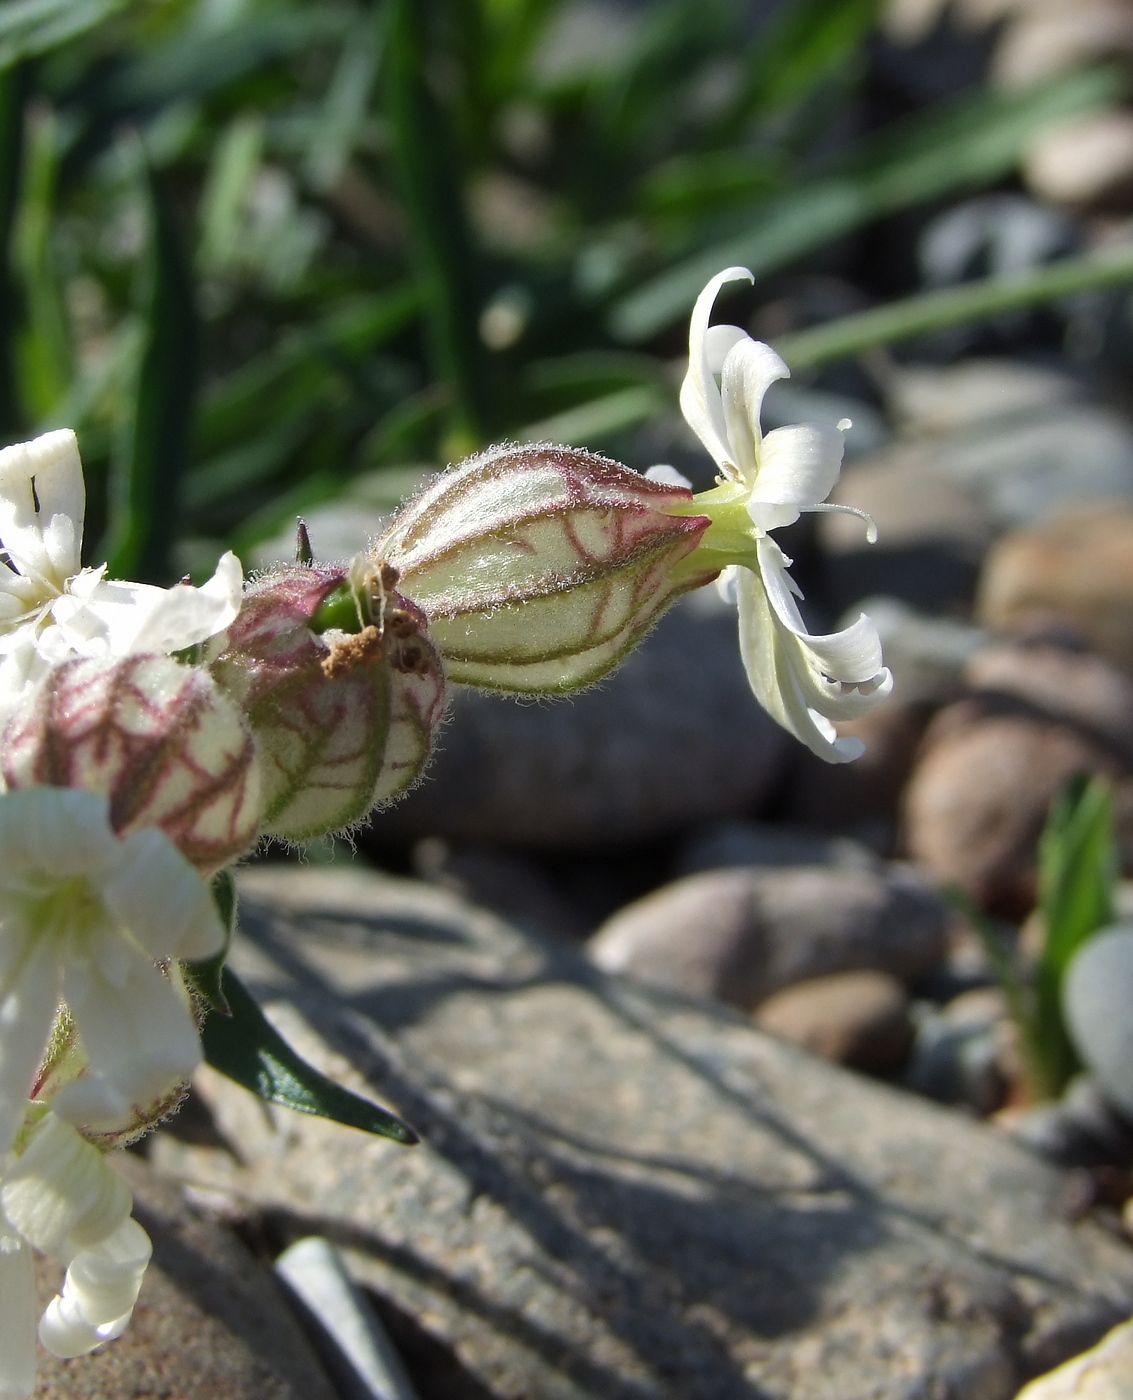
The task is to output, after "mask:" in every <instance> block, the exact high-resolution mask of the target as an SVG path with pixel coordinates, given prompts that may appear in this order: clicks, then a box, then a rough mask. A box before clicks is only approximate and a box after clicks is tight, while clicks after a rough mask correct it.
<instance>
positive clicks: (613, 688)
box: [366, 589, 790, 848]
mask: <svg viewBox="0 0 1133 1400" xmlns="http://www.w3.org/2000/svg"><path fill="white" fill-rule="evenodd" d="M789 744H790V740H789V739H788V738H787V735H786V734H785V733H784V731H783V730H781V729H780V728H779V727H778V726H777V725H776V724H775V723H774V721H772V720H771V719H769V718H768V716H767V715H766V714H765V713H764V711H763V710H761V709H760V708H759V706H758V705H757V704H756V702H755V700H754V699H753V698H752V695H751V690H750V688H749V686H748V683H747V678H746V676H745V675H744V670H743V666H742V665H741V663H740V656H739V646H738V643H737V640H736V614H735V609H734V608H728V607H726V606H725V605H724V604H723V603H722V602H720V600H719V598H718V597H717V595H716V591H715V589H702V590H701V591H700V592H699V593H696V594H693V595H692V596H691V597H688V598H686V599H684V600H682V602H681V603H679V604H678V605H677V606H676V607H675V608H673V610H672V611H671V612H670V613H668V615H667V616H665V617H664V618H662V619H661V622H660V623H659V624H658V626H657V627H656V629H655V630H654V631H653V633H652V634H651V635H650V636H649V637H648V638H647V639H646V641H645V642H644V643H643V644H642V645H641V646H640V647H638V649H637V650H636V651H635V652H633V653H632V654H631V655H630V656H629V657H628V658H627V659H626V661H625V662H624V663H623V665H622V666H621V667H620V668H619V669H618V670H617V671H615V672H614V674H613V675H612V676H609V677H608V678H607V679H606V680H604V681H602V682H601V683H600V684H598V685H596V686H592V687H591V688H590V689H589V690H586V691H583V692H582V693H581V694H580V695H576V696H572V697H568V698H565V699H558V700H543V701H533V700H531V699H530V698H529V697H526V698H524V697H521V698H518V699H517V698H513V697H512V696H508V695H489V694H484V693H481V692H478V691H474V690H468V689H465V688H463V687H458V688H457V693H456V695H455V696H454V699H453V703H452V712H451V718H450V719H449V722H448V724H447V726H446V727H445V729H444V730H443V731H442V733H441V736H440V741H439V745H438V753H437V756H436V757H435V758H434V760H433V763H432V766H431V767H430V768H429V770H428V772H427V774H426V777H425V781H424V782H423V783H422V784H421V786H420V787H419V788H417V789H416V790H415V791H414V792H412V793H410V795H409V796H408V797H407V798H406V799H405V800H404V801H402V802H399V803H398V804H397V805H396V806H394V807H392V808H390V810H389V811H388V812H384V813H381V814H379V815H378V816H377V817H376V818H375V819H374V822H373V825H372V828H371V830H372V833H373V836H372V838H366V839H376V840H379V841H380V840H381V839H382V838H383V837H389V836H405V835H413V836H425V835H429V836H449V837H454V838H457V839H461V840H472V841H483V842H487V843H490V844H491V843H500V844H507V845H514V846H526V847H542V848H571V847H574V848H578V847H585V846H603V845H607V844H610V843H617V842H632V841H642V840H645V839H647V838H650V837H654V836H658V835H661V834H664V833H667V832H671V831H677V830H680V829H682V828H684V827H686V826H690V825H692V824H693V823H695V822H697V821H703V820H706V819H710V818H714V817H725V816H731V815H733V814H734V813H738V812H752V811H758V810H759V809H760V808H761V807H762V806H764V805H765V804H766V802H767V801H768V799H769V797H770V795H771V793H772V791H773V790H774V788H775V786H776V783H777V781H778V778H779V775H780V773H781V772H782V769H783V764H784V761H785V758H786V754H787V750H788V747H789Z"/></svg>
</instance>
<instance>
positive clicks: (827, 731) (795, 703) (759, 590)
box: [738, 540, 892, 763]
mask: <svg viewBox="0 0 1133 1400" xmlns="http://www.w3.org/2000/svg"><path fill="white" fill-rule="evenodd" d="M759 557H760V564H761V566H762V567H761V568H760V570H758V571H756V570H746V569H745V570H742V571H741V572H740V577H739V581H738V591H739V609H740V653H741V655H742V657H743V660H744V666H745V668H746V670H747V674H748V680H749V683H750V684H751V687H752V691H753V692H754V694H755V697H756V699H757V700H758V701H759V702H760V704H761V705H762V706H763V707H764V709H766V710H767V711H768V713H769V714H770V715H771V716H772V717H773V718H774V719H776V720H777V721H778V722H779V723H780V724H781V725H783V727H784V728H785V729H787V730H789V731H790V732H791V733H792V734H794V735H795V737H796V738H797V739H799V740H800V741H801V742H802V743H804V744H806V746H807V747H808V748H809V749H810V750H811V751H812V752H813V753H816V754H817V755H818V756H819V757H820V758H823V759H825V760H826V761H827V762H828V763H847V762H849V761H850V760H851V759H854V758H858V757H859V756H860V755H861V753H862V752H863V751H864V745H863V744H862V742H861V740H860V739H857V738H854V737H850V736H846V737H841V738H840V737H839V736H838V735H837V733H836V731H835V729H834V726H833V723H832V721H833V720H835V719H853V718H855V717H856V716H857V715H860V714H864V713H865V712H866V711H867V710H870V709H872V708H873V706H874V705H876V704H877V703H878V702H879V701H881V700H882V699H884V698H885V696H886V695H888V694H889V692H890V690H891V689H892V678H891V676H890V675H889V672H888V671H885V670H877V669H876V667H875V668H874V670H873V671H870V673H869V675H868V677H866V676H864V673H865V672H866V671H867V669H868V668H869V667H870V666H871V664H872V663H873V662H874V661H877V662H879V661H880V644H879V643H878V641H877V634H876V630H875V629H873V628H872V624H870V623H869V622H868V620H865V625H864V626H863V625H862V624H861V623H860V622H859V623H856V624H855V625H854V627H852V628H847V629H846V631H845V632H841V633H834V634H832V635H831V636H820V637H811V636H810V635H809V634H808V633H807V631H806V629H805V626H804V625H803V622H802V618H801V617H800V615H799V612H798V608H797V605H796V604H795V600H794V597H793V585H792V583H791V580H790V578H789V576H788V575H787V573H786V568H785V561H784V559H783V554H782V551H781V550H780V549H779V548H778V546H777V545H775V544H774V542H773V541H771V540H760V542H759ZM871 634H872V635H871ZM839 667H840V668H842V669H841V673H840V674H839V672H838V668H839ZM859 685H860V686H862V689H858V686H859Z"/></svg>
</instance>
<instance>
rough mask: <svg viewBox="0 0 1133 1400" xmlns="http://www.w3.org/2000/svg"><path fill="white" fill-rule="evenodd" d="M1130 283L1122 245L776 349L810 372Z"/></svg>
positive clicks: (862, 318) (910, 301) (1131, 262)
mask: <svg viewBox="0 0 1133 1400" xmlns="http://www.w3.org/2000/svg"><path fill="white" fill-rule="evenodd" d="M1126 282H1133V246H1130V245H1128V244H1123V245H1122V246H1121V247H1119V248H1110V249H1106V250H1105V251H1104V252H1101V253H1090V254H1087V255H1086V256H1084V257H1080V258H1063V259H1062V260H1061V261H1060V262H1056V263H1052V264H1051V265H1050V266H1048V267H1044V268H1042V269H1041V271H1039V272H1032V273H1028V274H1027V275H1026V276H1023V277H987V278H984V279H982V280H981V281H978V282H965V283H964V284H963V285H962V286H959V287H948V288H946V289H944V290H943V291H939V292H923V293H921V294H920V295H919V296H912V297H906V298H905V299H904V300H903V301H895V302H891V303H890V304H889V305H888V306H879V307H878V308H877V309H876V310H875V311H863V312H860V313H858V314H857V315H854V316H843V317H841V318H840V319H839V320H837V321H830V322H828V323H827V324H826V325H823V326H815V327H814V328H813V329H812V330H805V331H796V332H795V333H794V334H793V335H785V336H782V337H781V338H780V339H779V340H777V341H776V342H775V349H776V350H778V352H779V354H780V355H782V356H783V358H784V359H785V360H786V362H787V363H788V364H789V365H790V366H791V368H792V369H809V368H810V367H811V366H813V365H820V364H825V363H827V362H828V361H830V360H842V359H845V358H847V357H848V356H850V355H854V354H857V353H858V351H860V350H868V349H869V348H870V347H871V346H875V345H888V344H891V343H892V342H893V341H898V340H909V339H911V338H912V337H913V336H918V335H924V334H925V333H926V332H928V331H935V330H941V329H943V328H944V327H945V326H955V325H961V324H963V323H965V322H972V321H985V320H987V319H989V318H990V317H992V316H998V315H1000V314H1001V313H1002V312H1004V311H1016V310H1019V309H1020V308H1022V307H1026V306H1037V305H1039V304H1040V303H1041V302H1044V301H1052V300H1054V299H1055V298H1056V297H1063V296H1070V295H1072V294H1074V293H1075V292H1087V291H1095V290H1097V289H1099V288H1102V287H1118V286H1121V285H1122V284H1124V283H1126Z"/></svg>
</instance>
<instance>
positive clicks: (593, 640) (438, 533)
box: [374, 445, 717, 693]
mask: <svg viewBox="0 0 1133 1400" xmlns="http://www.w3.org/2000/svg"><path fill="white" fill-rule="evenodd" d="M691 502H692V493H691V491H688V490H685V489H684V488H682V487H680V486H675V485H671V484H669V483H667V482H659V481H651V480H649V479H647V478H645V477H643V476H639V475H638V473H637V472H634V471H631V470H630V469H629V468H628V467H623V466H621V465H619V463H617V462H612V461H610V460H609V459H608V458H605V457H598V456H595V455H594V454H593V453H591V452H583V451H581V450H579V449H576V448H570V447H550V446H546V445H541V446H537V447H492V448H489V449H488V450H487V451H486V452H482V453H480V454H479V456H476V457H471V458H469V459H468V460H467V461H466V462H462V463H461V464H460V465H459V466H456V467H454V468H452V469H451V470H449V471H447V472H445V473H444V474H443V475H442V476H440V477H438V478H437V480H436V481H434V482H433V483H432V485H430V486H428V487H426V489H425V490H424V491H423V492H422V493H421V494H420V495H419V496H417V497H416V498H415V499H414V500H412V501H410V502H408V504H407V505H405V506H404V507H403V508H402V509H401V511H400V512H399V513H398V514H397V516H396V517H395V518H394V520H393V522H392V524H391V525H390V527H389V529H388V530H387V532H386V534H385V535H384V536H383V537H382V538H381V539H380V540H379V541H378V543H377V544H376V545H375V549H374V552H375V555H376V557H378V558H380V559H382V560H384V561H386V562H387V563H389V564H391V565H393V566H394V567H395V568H396V569H397V571H398V574H399V576H400V583H399V587H400V588H402V589H403V590H404V591H405V592H406V593H407V594H408V595H409V596H410V597H411V598H412V599H413V600H414V602H415V603H417V604H418V606H419V607H420V608H422V610H423V611H424V612H425V614H426V615H427V617H428V619H429V635H430V636H431V637H432V639H433V642H434V643H435V645H436V647H437V650H438V651H439V652H440V653H441V655H442V657H443V658H444V662H445V669H446V671H447V672H448V675H449V677H450V679H452V680H456V681H464V682H466V683H467V684H470V685H479V686H486V687H489V688H491V689H498V690H516V691H528V692H536V693H548V692H559V691H568V690H574V689H576V688H577V687H579V686H582V685H586V684H588V683H589V682H590V681H593V680H597V678H598V677H599V676H601V675H603V674H605V672H607V671H608V670H610V669H611V667H613V666H614V665H616V664H617V662H618V661H619V660H620V659H621V657H622V656H623V655H625V653H626V652H627V651H628V650H629V649H630V648H631V647H632V646H634V645H635V643H636V642H638V641H639V640H640V639H641V637H642V636H643V635H644V633H645V632H646V631H647V630H648V629H649V627H650V626H651V625H652V624H653V622H654V621H656V619H657V617H658V616H659V615H660V614H661V612H662V611H663V610H664V609H665V608H666V607H667V606H668V604H669V603H670V602H672V600H673V599H674V598H675V597H676V596H677V595H678V594H679V593H683V592H685V591H687V590H688V589H690V588H699V587H700V586H701V585H702V584H704V583H707V582H709V581H710V580H711V579H712V578H714V577H715V574H716V572H717V570H716V569H715V568H711V567H709V568H706V569H695V568H693V569H689V568H684V569H682V568H681V564H682V561H684V560H686V559H687V557H688V556H689V555H690V554H691V553H692V552H693V550H694V549H695V548H696V546H697V543H698V542H699V540H700V537H701V535H702V534H703V533H704V531H705V530H706V529H707V527H708V521H707V519H706V518H704V517H698V516H696V515H695V514H684V515H677V514H670V513H669V511H670V510H672V509H677V510H684V511H688V510H689V507H690V505H691Z"/></svg>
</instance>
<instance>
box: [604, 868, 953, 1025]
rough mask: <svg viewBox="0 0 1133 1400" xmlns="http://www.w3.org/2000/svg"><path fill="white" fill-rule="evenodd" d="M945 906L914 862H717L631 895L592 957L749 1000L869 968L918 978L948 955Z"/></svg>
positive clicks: (682, 986)
mask: <svg viewBox="0 0 1133 1400" xmlns="http://www.w3.org/2000/svg"><path fill="white" fill-rule="evenodd" d="M948 922H949V911H948V907H947V905H946V904H945V903H944V901H943V900H942V899H941V898H940V896H939V895H938V894H937V893H936V891H935V890H933V889H932V888H931V887H930V886H929V885H928V883H927V882H926V881H925V880H924V878H923V877H922V876H921V875H920V874H918V872H917V871H915V870H914V869H913V868H912V867H911V866H905V865H890V866H883V867H882V868H880V869H877V870H868V869H856V870H855V869H837V868H832V867H829V866H793V867H789V868H785V869H772V868H759V867H749V868H747V869H735V870H712V871H707V872H705V873H704V874H702V875H690V876H688V877H687V878H685V879H683V880H677V881H675V882H674V883H673V884H671V885H665V886H663V887H662V888H661V889H659V890H655V891H654V892H653V893H652V894H648V895H646V896H645V898H644V899H639V900H637V901H636V902H635V903H633V904H630V905H627V906H626V908H624V909H622V910H619V912H618V913H616V914H615V915H614V916H613V918H611V919H608V920H607V921H606V923H605V924H603V926H602V927H601V928H600V929H599V930H598V932H597V933H596V934H595V935H594V937H593V938H592V939H591V940H590V943H589V945H588V951H589V954H590V957H591V959H592V961H593V962H594V963H595V964H596V965H597V966H598V967H601V968H603V969H604V970H605V971H607V972H622V973H628V974H629V975H630V976H632V977H636V978H639V979H640V980H641V981H644V982H648V983H650V984H651V985H653V986H656V987H666V988H668V989H670V990H672V991H679V992H684V993H687V994H688V995H690V996H702V997H704V996H711V997H717V998H719V999H720V1000H721V1001H727V1002H730V1003H731V1004H732V1005H734V1006H740V1007H743V1008H744V1009H745V1010H749V1009H750V1008H751V1007H753V1006H756V1005H758V1004H759V1003H760V1002H761V1001H764V1000H765V999H766V998H767V997H769V996H770V995H771V994H772V993H773V992H777V991H779V990H780V988H782V987H789V986H791V985H792V984H793V983H795V982H801V981H803V980H804V979H806V978H809V977H820V976H823V975H825V974H827V973H831V972H849V971H854V970H859V969H863V968H864V969H872V970H877V971H881V972H890V973H892V974H893V975H894V976H895V977H901V978H905V979H914V978H916V977H918V976H920V975H921V974H923V973H925V972H927V971H929V970H930V969H931V968H933V967H935V966H936V965H937V964H938V963H939V962H941V961H942V959H943V957H944V950H945V941H946V931H947V927H948Z"/></svg>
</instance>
